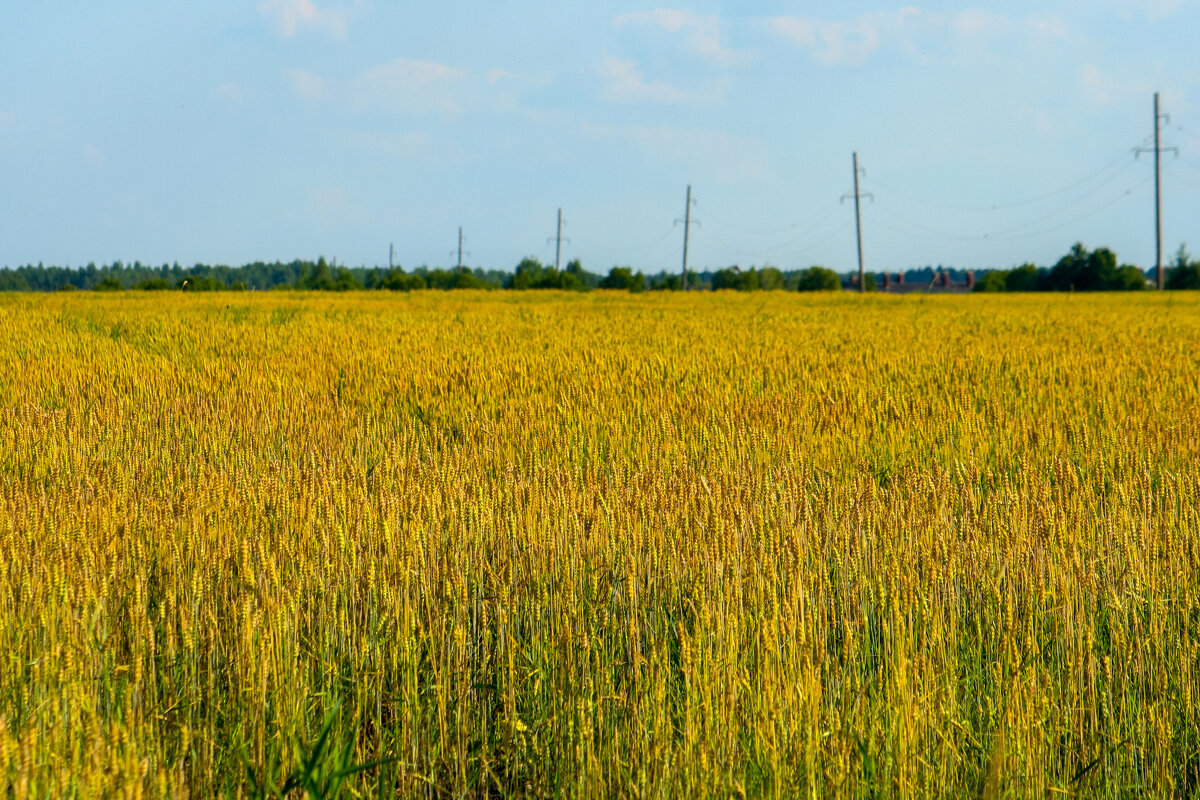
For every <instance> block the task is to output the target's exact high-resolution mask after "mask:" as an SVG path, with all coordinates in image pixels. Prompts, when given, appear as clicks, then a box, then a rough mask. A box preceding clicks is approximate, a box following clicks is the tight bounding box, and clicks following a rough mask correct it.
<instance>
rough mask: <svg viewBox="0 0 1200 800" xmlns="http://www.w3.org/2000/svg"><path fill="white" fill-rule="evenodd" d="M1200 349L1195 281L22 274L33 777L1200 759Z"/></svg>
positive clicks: (720, 773) (306, 781)
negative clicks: (606, 286)
mask: <svg viewBox="0 0 1200 800" xmlns="http://www.w3.org/2000/svg"><path fill="white" fill-rule="evenodd" d="M1198 376H1200V298H1197V297H1184V296H1182V295H1181V296H1178V297H1173V298H1166V297H1163V296H1156V295H1155V296H1140V297H1132V296H1128V295H1122V296H1120V297H1116V296H1074V297H1066V296H1061V297H1010V296H1002V297H986V298H985V297H974V296H972V297H966V298H940V297H929V298H915V297H907V298H891V297H878V298H876V297H872V298H860V297H829V298H819V299H806V298H800V297H797V296H794V295H788V296H785V295H755V296H712V295H690V296H680V295H672V296H655V297H652V296H637V297H634V296H624V295H622V296H620V297H614V296H600V295H588V296H570V297H568V296H549V297H540V296H539V297H536V298H534V297H523V296H513V297H508V296H506V297H503V298H496V297H495V296H494V295H484V294H479V295H474V294H457V293H456V294H451V295H413V296H412V297H404V298H398V297H376V296H371V297H366V296H337V297H334V296H286V297H279V296H273V295H272V296H261V295H243V296H239V297H237V298H236V299H234V298H230V297H226V296H221V297H182V296H170V297H166V298H159V297H153V298H151V297H133V296H113V297H92V296H87V297H84V296H50V297H37V298H33V297H28V296H21V297H11V296H10V297H0V785H3V784H6V785H7V787H8V792H7V796H12V797H17V798H24V797H46V796H78V797H101V796H114V797H115V796H126V797H180V796H189V795H190V796H192V797H211V796H219V795H227V796H237V797H250V796H262V795H272V793H273V792H275V791H276V790H279V791H280V792H281V793H282V792H283V791H284V789H285V787H286V793H287V795H288V796H295V797H299V796H302V795H303V794H304V793H307V794H308V795H310V796H322V795H328V796H333V795H334V794H336V793H337V792H339V791H340V792H341V793H342V795H343V796H369V795H377V794H378V795H387V796H416V797H421V796H486V795H492V796H501V795H505V796H509V795H511V796H567V797H612V796H626V797H664V798H665V797H679V796H690V797H710V796H712V797H717V796H730V795H738V796H742V795H747V796H767V797H800V796H806V797H826V796H845V797H889V796H905V795H908V796H937V797H944V796H957V797H980V796H984V797H996V798H998V797H1050V796H1056V795H1080V796H1141V795H1145V796H1159V797H1183V796H1189V795H1193V794H1196V793H1197V792H1200V711H1198V709H1197V704H1198V703H1200V377H1198ZM301 778H303V780H301ZM3 795H4V793H2V792H0V796H3Z"/></svg>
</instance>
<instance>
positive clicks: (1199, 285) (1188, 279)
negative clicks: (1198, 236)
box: [1167, 244, 1200, 289]
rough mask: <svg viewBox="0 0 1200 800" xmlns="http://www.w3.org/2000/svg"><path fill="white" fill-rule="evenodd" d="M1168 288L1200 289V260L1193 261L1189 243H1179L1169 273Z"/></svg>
mask: <svg viewBox="0 0 1200 800" xmlns="http://www.w3.org/2000/svg"><path fill="white" fill-rule="evenodd" d="M1167 288H1168V289H1200V261H1193V260H1192V256H1191V254H1190V253H1189V252H1188V249H1187V245H1186V244H1181V245H1179V250H1178V251H1176V253H1175V261H1174V262H1173V263H1172V265H1171V269H1170V271H1169V272H1168V273H1167Z"/></svg>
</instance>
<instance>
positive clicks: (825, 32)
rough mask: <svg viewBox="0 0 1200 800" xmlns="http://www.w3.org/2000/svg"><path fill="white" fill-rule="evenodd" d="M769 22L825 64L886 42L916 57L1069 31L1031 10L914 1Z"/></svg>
mask: <svg viewBox="0 0 1200 800" xmlns="http://www.w3.org/2000/svg"><path fill="white" fill-rule="evenodd" d="M767 27H768V28H769V29H770V30H771V31H772V32H773V33H775V35H776V36H779V37H780V38H782V39H785V40H786V41H789V42H791V43H792V44H795V45H798V46H800V47H802V48H804V49H806V50H808V51H809V52H810V53H811V55H812V57H813V59H814V60H815V61H817V62H818V63H820V64H825V65H828V66H833V65H856V64H862V63H864V62H865V61H866V60H867V59H868V58H869V57H870V56H871V55H872V54H873V53H875V52H876V51H878V50H881V49H883V48H885V47H892V48H895V49H897V50H899V51H900V52H902V53H904V54H905V55H907V56H910V57H918V56H922V55H924V54H926V53H928V52H930V51H931V50H934V49H950V50H960V51H966V52H975V51H977V48H978V45H979V40H980V39H983V38H987V37H999V36H1009V35H1014V34H1017V33H1023V34H1025V35H1032V36H1038V37H1046V36H1052V37H1063V36H1066V35H1067V33H1068V28H1067V26H1066V23H1065V22H1063V21H1062V19H1061V18H1059V17H1056V16H1053V15H1045V14H1042V15H1034V16H1031V17H1028V18H1026V19H1024V20H1022V21H1019V22H1018V21H1014V20H1013V19H1011V18H1009V17H1006V16H1004V15H1002V14H997V13H995V12H992V11H987V10H984V9H979V8H973V9H967V10H964V11H955V12H941V11H924V10H922V9H920V8H917V7H915V6H905V7H904V8H901V9H899V10H898V11H883V12H874V13H870V14H863V15H861V16H858V17H854V18H852V19H845V20H822V19H814V18H811V17H786V16H785V17H772V18H771V19H769V20H767Z"/></svg>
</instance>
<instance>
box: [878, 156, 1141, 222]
mask: <svg viewBox="0 0 1200 800" xmlns="http://www.w3.org/2000/svg"><path fill="white" fill-rule="evenodd" d="M1145 143H1146V140H1145V139H1143V140H1142V142H1140V143H1139V145H1138V146H1139V147H1140V146H1142V145H1144V144H1145ZM1133 149H1134V150H1136V149H1137V148H1133ZM1129 156H1130V151H1129V150H1126V151H1125V152H1123V153H1122V154H1121V155H1120V156H1119V157H1117V158H1114V159H1113V160H1112V161H1110V162H1108V163H1107V164H1105V165H1104V166H1103V167H1100V168H1099V169H1097V170H1095V171H1094V172H1091V173H1089V174H1088V175H1085V176H1084V177H1082V178H1080V179H1079V180H1076V181H1073V182H1071V183H1069V184H1067V185H1065V186H1060V187H1059V188H1057V189H1054V190H1053V191H1049V192H1046V193H1044V194H1040V195H1037V196H1035V197H1031V198H1027V199H1025V200H1018V201H1015V202H1009V203H994V204H992V205H989V206H971V205H957V204H949V203H940V202H935V201H929V200H925V199H922V198H919V197H916V196H914V195H909V194H908V193H906V192H904V191H902V190H899V189H896V188H894V187H892V186H889V185H888V184H887V183H885V182H883V181H881V180H879V179H878V178H876V177H874V175H873V174H872V176H871V177H870V178H869V182H870V183H871V184H877V185H878V186H879V187H881V188H883V189H886V190H887V191H889V192H891V193H892V194H895V195H897V196H898V197H901V198H903V199H906V200H909V201H910V202H914V203H918V204H920V205H925V206H929V207H931V208H938V209H941V210H943V211H973V212H983V211H999V210H1002V209H1007V208H1019V207H1021V206H1028V205H1033V204H1035V203H1040V202H1043V201H1045V200H1049V199H1051V198H1054V197H1058V196H1059V195H1062V194H1066V193H1067V192H1069V191H1071V190H1072V189H1075V188H1077V187H1079V186H1082V185H1084V184H1087V183H1089V182H1091V181H1092V180H1094V179H1096V178H1098V177H1099V176H1101V175H1103V174H1104V173H1106V172H1108V171H1109V170H1111V169H1112V168H1114V167H1116V166H1118V165H1120V164H1121V163H1122V162H1124V161H1126V160H1130V161H1132V159H1129Z"/></svg>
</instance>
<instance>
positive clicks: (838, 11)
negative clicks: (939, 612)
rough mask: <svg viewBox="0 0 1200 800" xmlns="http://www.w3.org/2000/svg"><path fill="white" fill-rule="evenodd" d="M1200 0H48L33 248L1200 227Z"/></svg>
mask: <svg viewBox="0 0 1200 800" xmlns="http://www.w3.org/2000/svg"><path fill="white" fill-rule="evenodd" d="M1197 32H1200V2H1192V1H1191V0H1058V2H1054V1H1051V2H1037V3H1035V2H1025V0H1009V2H1005V3H999V2H979V3H978V4H974V5H967V4H950V3H944V2H929V3H924V4H921V5H903V4H900V3H887V2H841V3H835V2H804V3H802V2H791V3H786V2H769V1H768V0H747V1H746V2H739V3H732V2H727V3H717V2H695V3H692V4H689V5H667V6H656V5H654V3H653V2H647V3H642V4H639V2H638V0H628V1H627V2H620V3H617V2H609V1H608V0H600V1H599V2H589V3H577V2H555V3H552V2H506V3H498V2H479V1H478V0H476V1H475V2H467V1H466V0H442V2H438V3H412V2H383V1H382V0H375V2H371V1H370V0H344V1H343V0H261V1H260V0H250V1H249V2H240V3H239V2H225V1H224V0H210V1H209V2H205V3H195V2H194V3H179V2H161V1H160V2H120V1H119V0H113V1H112V2H105V3H95V2H66V1H64V2H44V3H35V2H32V1H31V0H5V2H4V8H3V11H0V265H9V266H16V265H18V264H24V263H36V262H39V261H42V262H45V263H47V264H50V263H55V264H71V265H81V264H85V263H87V262H88V261H96V262H107V261H112V260H115V259H122V260H125V261H127V262H128V261H133V260H135V259H138V260H141V261H143V262H145V263H154V264H159V263H163V262H173V261H179V262H181V263H183V264H191V263H193V262H197V261H202V262H206V263H228V264H240V263H244V262H247V261H252V260H258V259H262V260H275V259H284V260H290V259H292V258H295V257H315V256H317V255H322V254H323V255H325V256H327V257H333V258H337V259H338V261H339V262H340V263H346V264H351V265H358V264H366V265H375V264H386V262H387V256H388V245H389V243H391V242H394V243H395V246H396V254H397V261H398V262H399V263H401V264H403V265H404V266H406V267H413V266H418V265H421V264H428V265H445V264H448V263H452V258H451V255H450V253H451V250H452V249H453V248H454V245H455V242H456V236H457V230H458V226H459V225H462V226H463V227H464V228H465V229H466V235H467V249H468V251H469V252H470V258H469V259H468V260H469V262H470V263H471V264H474V265H481V266H486V267H491V268H498V269H511V268H512V267H513V266H514V265H515V264H516V263H517V261H519V260H520V258H521V257H522V256H525V255H533V256H535V257H539V258H542V259H543V260H546V259H550V260H552V259H553V247H552V246H551V245H548V244H547V237H549V236H551V235H552V234H553V233H554V220H555V212H556V209H557V208H558V207H560V206H561V207H562V208H563V213H564V217H565V219H566V220H567V226H566V229H565V234H566V235H567V236H568V237H570V242H569V244H567V245H566V246H565V248H564V258H568V257H578V258H581V259H582V260H583V262H584V265H585V266H586V267H588V268H589V269H592V270H593V271H606V270H607V269H608V268H609V267H611V266H612V265H613V264H618V263H620V264H632V265H633V266H635V267H637V268H640V269H643V270H646V271H651V272H658V271H659V270H663V269H668V270H675V269H678V266H679V251H680V245H681V231H680V229H679V228H678V227H677V226H675V225H674V224H673V223H674V220H675V219H676V218H677V217H681V216H682V214H683V206H684V192H685V188H686V186H687V185H688V184H689V183H690V184H692V185H693V187H694V191H695V196H696V201H697V202H696V206H695V211H694V213H695V216H696V218H697V219H699V220H700V222H701V226H700V227H699V228H697V229H696V231H695V233H694V236H693V241H692V264H693V265H694V266H696V267H701V268H703V267H710V266H712V267H715V266H726V265H729V264H734V263H736V264H741V265H742V266H749V265H755V264H757V265H761V264H764V263H768V262H769V263H772V264H775V265H778V266H781V267H784V268H789V269H790V268H796V267H801V266H807V265H810V264H825V265H828V266H830V267H833V268H835V269H838V270H849V269H851V268H852V267H853V266H854V258H855V254H854V238H853V236H854V231H853V226H852V221H853V217H852V213H853V212H852V206H851V205H850V204H848V203H846V204H842V203H839V198H841V197H842V195H843V193H845V192H846V191H848V190H849V189H850V188H851V181H852V174H851V166H850V160H851V152H852V151H855V150H857V151H858V153H859V156H860V158H861V160H862V164H863V167H864V168H865V170H866V175H865V177H864V179H863V190H864V191H869V192H871V193H872V194H873V195H874V202H868V203H867V204H866V205H865V206H864V248H865V252H866V258H867V265H868V268H869V269H876V270H881V269H889V270H896V269H903V268H907V267H912V266H920V265H925V264H951V265H956V266H964V267H966V266H1007V265H1011V264H1014V263H1019V262H1023V261H1026V260H1033V261H1036V262H1038V263H1043V264H1046V263H1053V261H1054V260H1056V259H1057V258H1058V257H1059V256H1060V255H1061V254H1062V253H1064V252H1065V251H1066V250H1067V249H1068V248H1069V246H1070V245H1071V244H1072V243H1073V242H1075V241H1076V240H1082V241H1084V242H1085V243H1087V244H1089V245H1091V246H1098V245H1108V246H1110V247H1112V248H1114V249H1115V250H1116V251H1117V253H1118V255H1119V256H1120V257H1121V258H1122V260H1123V261H1128V262H1132V263H1137V264H1139V265H1142V266H1150V265H1152V264H1153V260H1154V238H1153V184H1152V169H1151V163H1152V161H1151V159H1150V158H1148V157H1147V156H1143V157H1142V158H1141V159H1140V160H1138V159H1135V158H1134V157H1133V155H1132V153H1131V149H1132V148H1134V147H1136V146H1138V145H1144V144H1147V143H1148V141H1147V137H1148V136H1149V135H1150V133H1151V132H1152V106H1151V102H1152V94H1153V92H1154V91H1156V90H1159V91H1161V92H1162V97H1163V107H1164V110H1165V111H1166V112H1168V113H1170V115H1171V121H1170V124H1168V125H1166V126H1164V135H1165V144H1168V145H1173V146H1177V147H1178V148H1179V149H1180V157H1179V158H1178V159H1176V158H1174V157H1173V156H1168V157H1167V160H1166V162H1165V169H1164V202H1165V218H1164V230H1165V248H1166V250H1167V252H1168V253H1171V252H1173V251H1174V249H1175V248H1176V247H1177V246H1178V245H1179V243H1180V242H1181V241H1189V240H1190V241H1192V242H1193V243H1194V245H1195V246H1196V249H1197V250H1200V35H1198V34H1197Z"/></svg>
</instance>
